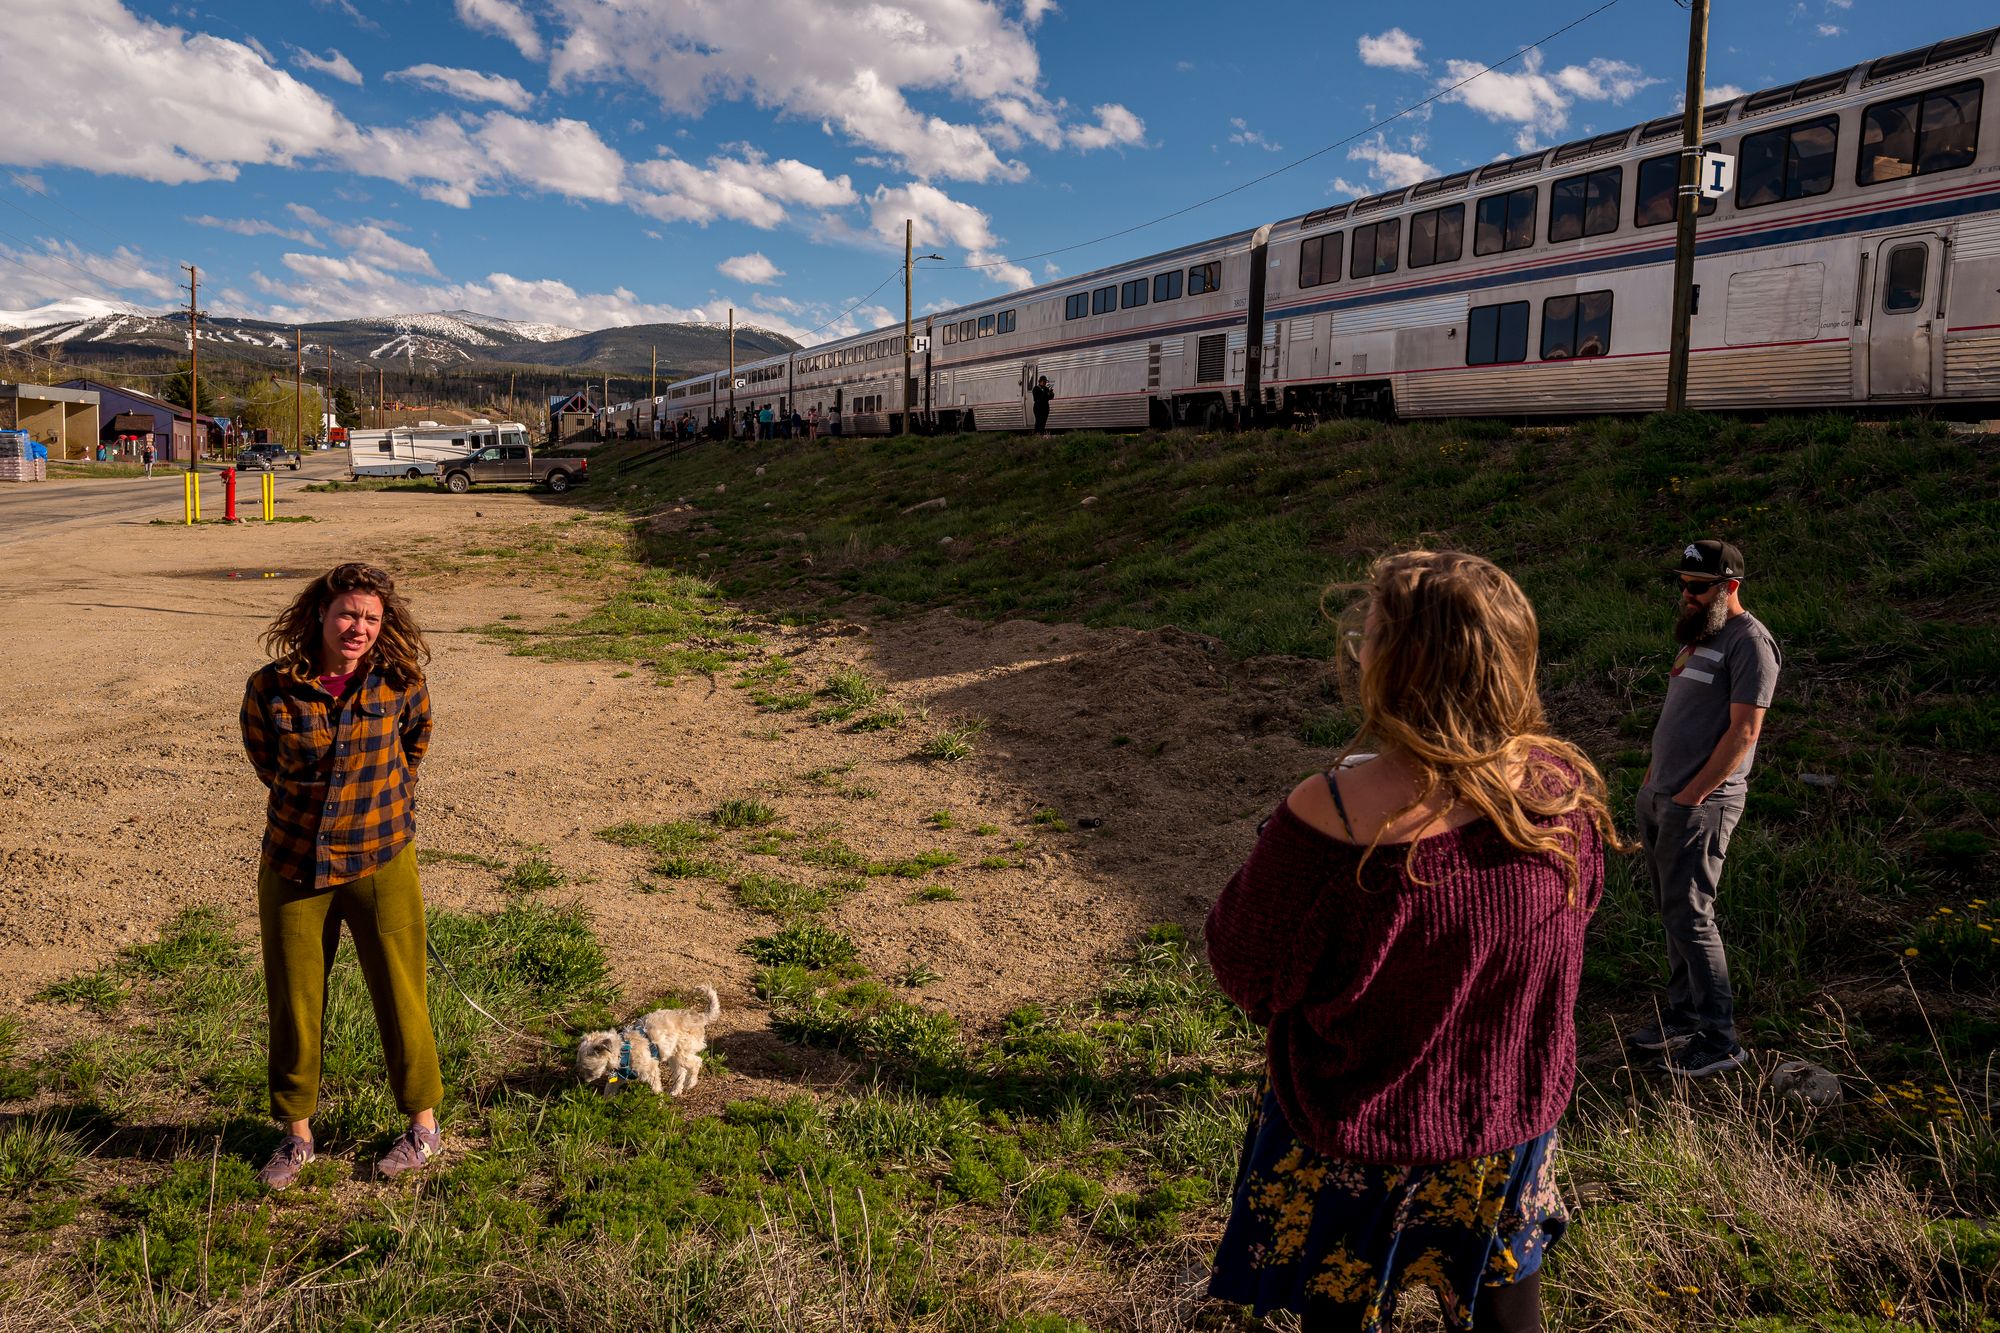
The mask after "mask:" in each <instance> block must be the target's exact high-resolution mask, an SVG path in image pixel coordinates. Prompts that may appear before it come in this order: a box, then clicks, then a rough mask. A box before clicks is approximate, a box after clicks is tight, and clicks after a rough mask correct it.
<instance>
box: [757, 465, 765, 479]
mask: <svg viewBox="0 0 2000 1333" xmlns="http://www.w3.org/2000/svg"><path fill="white" fill-rule="evenodd" d="M757 475H758V476H760V477H761V476H763V475H764V469H763V468H762V467H761V466H760V467H759V468H758V469H757Z"/></svg>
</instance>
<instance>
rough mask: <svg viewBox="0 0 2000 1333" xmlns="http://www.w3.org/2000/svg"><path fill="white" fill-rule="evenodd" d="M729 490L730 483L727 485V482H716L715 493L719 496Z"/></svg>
mask: <svg viewBox="0 0 2000 1333" xmlns="http://www.w3.org/2000/svg"><path fill="white" fill-rule="evenodd" d="M728 489H729V483H727V482H723V481H718V482H716V483H715V493H716V494H717V495H720V494H722V493H723V492H724V491H726V490H728Z"/></svg>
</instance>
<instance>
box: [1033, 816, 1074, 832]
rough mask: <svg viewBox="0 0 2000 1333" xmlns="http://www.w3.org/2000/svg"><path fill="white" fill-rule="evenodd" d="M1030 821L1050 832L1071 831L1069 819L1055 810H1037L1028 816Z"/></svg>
mask: <svg viewBox="0 0 2000 1333" xmlns="http://www.w3.org/2000/svg"><path fill="white" fill-rule="evenodd" d="M1028 822H1030V823H1031V824H1033V825H1034V826H1035V827H1036V828H1038V829H1042V830H1043V831H1045V832H1048V833H1067V832H1069V821H1068V820H1066V819H1064V818H1063V817H1062V816H1061V815H1060V814H1059V813H1057V812H1056V811H1054V810H1037V811H1035V813H1034V814H1032V815H1029V816H1028Z"/></svg>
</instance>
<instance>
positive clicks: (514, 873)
mask: <svg viewBox="0 0 2000 1333" xmlns="http://www.w3.org/2000/svg"><path fill="white" fill-rule="evenodd" d="M567 883H569V875H568V873H567V872H565V871H564V870H562V869H561V868H559V867H558V866H556V865H555V863H554V862H552V861H550V860H549V859H548V858H547V857H545V856H543V855H541V854H540V853H535V854H533V855H530V856H529V857H527V858H526V859H525V860H522V861H517V862H515V863H514V865H513V867H512V868H511V869H509V870H508V871H507V873H506V874H505V875H503V876H501V878H500V891H501V892H502V893H507V894H514V895H522V896H525V895H527V894H533V893H541V892H543V891H544V890H547V889H559V888H561V887H562V886H563V885H565V884H567Z"/></svg>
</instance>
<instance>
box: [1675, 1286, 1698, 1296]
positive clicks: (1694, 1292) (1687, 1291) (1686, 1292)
mask: <svg viewBox="0 0 2000 1333" xmlns="http://www.w3.org/2000/svg"><path fill="white" fill-rule="evenodd" d="M1674 1290H1675V1291H1678V1292H1679V1293H1680V1294H1681V1295H1683V1296H1699V1295H1701V1288H1700V1287H1675V1288H1674Z"/></svg>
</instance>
